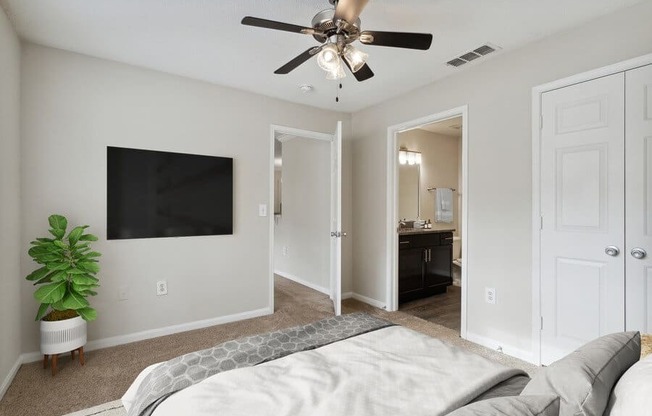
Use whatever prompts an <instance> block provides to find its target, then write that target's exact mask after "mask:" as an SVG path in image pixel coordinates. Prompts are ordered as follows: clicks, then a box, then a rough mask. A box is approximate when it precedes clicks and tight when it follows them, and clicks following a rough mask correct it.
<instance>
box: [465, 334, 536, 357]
mask: <svg viewBox="0 0 652 416" xmlns="http://www.w3.org/2000/svg"><path fill="white" fill-rule="evenodd" d="M466 336H467V338H466V339H467V340H468V341H471V342H473V343H475V344H478V345H482V346H483V347H487V348H489V349H490V350H494V351H502V353H503V354H506V355H509V356H511V357H514V358H518V359H520V360H523V361H527V362H528V363H532V364H536V362H535V360H534V357H533V356H532V352H531V351H526V350H523V349H521V348H517V347H514V346H511V345H507V344H504V343H502V342H499V341H496V340H494V339H491V338H489V337H485V336H482V335H478V334H475V333H473V332H470V331H467V333H466Z"/></svg>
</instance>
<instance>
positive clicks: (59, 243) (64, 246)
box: [52, 240, 69, 250]
mask: <svg viewBox="0 0 652 416" xmlns="http://www.w3.org/2000/svg"><path fill="white" fill-rule="evenodd" d="M52 244H54V245H55V246H57V247H59V248H60V249H63V250H68V248H69V247H68V244H66V243H64V242H63V241H61V240H54V241H53V242H52Z"/></svg>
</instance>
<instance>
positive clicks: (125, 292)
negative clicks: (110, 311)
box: [118, 285, 129, 300]
mask: <svg viewBox="0 0 652 416" xmlns="http://www.w3.org/2000/svg"><path fill="white" fill-rule="evenodd" d="M128 299H129V286H126V285H125V286H120V288H119V289H118V300H128Z"/></svg>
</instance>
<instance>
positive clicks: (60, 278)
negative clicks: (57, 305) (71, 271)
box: [50, 270, 68, 282]
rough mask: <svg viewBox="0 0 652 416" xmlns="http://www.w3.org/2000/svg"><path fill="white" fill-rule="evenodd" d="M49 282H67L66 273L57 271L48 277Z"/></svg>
mask: <svg viewBox="0 0 652 416" xmlns="http://www.w3.org/2000/svg"><path fill="white" fill-rule="evenodd" d="M50 280H52V281H53V282H65V281H67V280H68V272H67V271H66V270H59V271H56V272H54V273H52V275H51V276H50Z"/></svg>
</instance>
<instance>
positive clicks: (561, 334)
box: [541, 73, 625, 364]
mask: <svg viewBox="0 0 652 416" xmlns="http://www.w3.org/2000/svg"><path fill="white" fill-rule="evenodd" d="M541 104H542V115H543V123H542V132H541V213H542V216H543V218H542V230H541V313H542V318H543V320H542V331H541V361H542V364H550V363H551V362H553V361H556V360H557V359H559V358H561V357H563V356H564V355H566V354H568V353H569V352H571V351H573V350H574V349H576V348H577V347H579V346H581V345H582V344H584V343H586V342H588V341H590V340H592V339H594V338H596V337H598V336H600V335H603V334H607V333H611V332H616V331H622V330H623V329H624V325H625V316H624V310H625V308H624V290H625V289H624V261H623V257H624V256H625V254H624V253H623V251H624V214H625V212H624V210H625V208H624V179H625V178H624V114H623V113H624V111H623V106H624V74H622V73H621V74H616V75H611V76H608V77H604V78H599V79H596V80H592V81H588V82H583V83H580V84H576V85H572V86H569V87H566V88H562V89H558V90H554V91H550V92H547V93H544V94H543V95H542V103H541ZM609 246H614V247H616V248H617V249H618V250H620V253H618V254H615V253H614V254H615V255H613V256H612V255H608V254H606V253H605V249H606V248H607V247H609Z"/></svg>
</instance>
